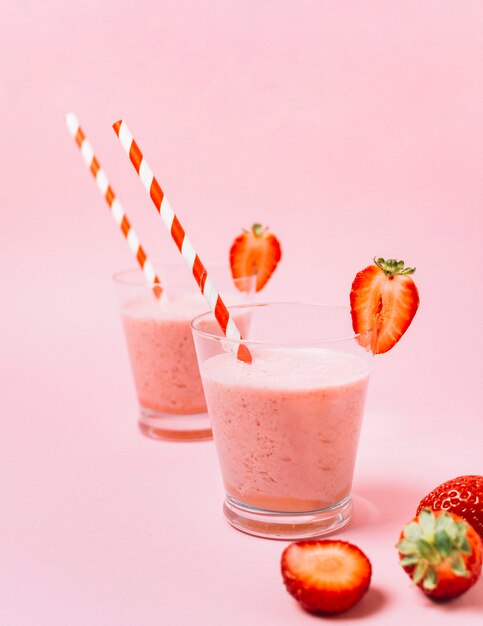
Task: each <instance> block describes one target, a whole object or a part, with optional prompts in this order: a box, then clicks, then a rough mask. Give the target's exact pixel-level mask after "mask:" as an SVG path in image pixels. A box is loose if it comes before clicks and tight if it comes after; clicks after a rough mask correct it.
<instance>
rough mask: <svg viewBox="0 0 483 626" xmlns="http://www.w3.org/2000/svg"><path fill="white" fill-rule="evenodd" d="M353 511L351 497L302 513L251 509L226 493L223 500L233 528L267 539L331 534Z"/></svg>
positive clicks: (347, 521) (343, 524)
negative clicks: (330, 505)
mask: <svg viewBox="0 0 483 626" xmlns="http://www.w3.org/2000/svg"><path fill="white" fill-rule="evenodd" d="M353 510H354V507H353V504H352V500H351V498H350V496H347V498H344V500H342V501H341V502H339V503H338V504H336V505H335V506H333V507H329V508H327V509H320V510H319V511H308V512H305V513H277V512H275V511H264V510H262V509H253V508H250V507H246V506H244V505H243V504H241V503H240V502H237V501H236V500H233V499H232V498H230V497H229V496H227V498H226V500H225V502H224V503H223V513H224V514H225V517H226V519H227V520H228V521H229V522H230V524H231V525H232V526H233V527H234V528H236V529H237V530H241V531H242V532H244V533H248V534H249V535H255V536H257V537H266V538H268V539H289V540H292V539H308V538H310V537H320V536H322V535H327V534H329V533H333V532H335V531H336V530H340V529H341V528H343V527H344V526H345V525H346V524H348V523H349V521H350V519H351V517H352V513H353Z"/></svg>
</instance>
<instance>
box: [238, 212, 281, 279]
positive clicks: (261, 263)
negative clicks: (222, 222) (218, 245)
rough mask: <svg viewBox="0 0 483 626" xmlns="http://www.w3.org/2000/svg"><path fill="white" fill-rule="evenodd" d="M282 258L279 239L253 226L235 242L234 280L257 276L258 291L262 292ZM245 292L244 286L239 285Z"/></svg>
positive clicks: (258, 225)
mask: <svg viewBox="0 0 483 626" xmlns="http://www.w3.org/2000/svg"><path fill="white" fill-rule="evenodd" d="M281 257H282V250H281V248H280V243H279V241H278V239H277V238H276V237H275V235H273V234H272V233H270V232H269V231H268V228H263V226H262V225H261V224H253V226H252V229H251V231H246V230H244V231H243V233H242V234H241V235H239V236H238V237H237V238H236V239H235V241H234V242H233V244H232V246H231V249H230V267H231V273H232V276H233V278H243V277H245V276H253V274H255V273H256V274H257V285H256V290H257V291H260V289H262V287H263V286H264V285H265V284H266V282H267V280H268V279H269V278H270V276H271V275H272V274H273V272H274V270H275V268H276V267H277V265H278V262H279V261H280V259H281ZM237 286H238V288H239V289H240V291H245V289H244V287H243V285H237Z"/></svg>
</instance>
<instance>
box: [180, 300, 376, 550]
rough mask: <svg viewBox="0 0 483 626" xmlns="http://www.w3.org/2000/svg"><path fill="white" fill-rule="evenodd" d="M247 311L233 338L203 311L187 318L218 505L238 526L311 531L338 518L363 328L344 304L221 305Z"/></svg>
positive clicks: (361, 387) (356, 406)
mask: <svg viewBox="0 0 483 626" xmlns="http://www.w3.org/2000/svg"><path fill="white" fill-rule="evenodd" d="M229 309H230V312H231V313H232V314H233V315H234V316H235V317H239V318H240V319H246V320H249V322H250V323H249V325H248V324H247V326H246V329H245V330H246V332H245V334H244V335H243V336H244V341H243V343H244V344H245V345H246V347H247V348H248V349H249V351H250V353H251V355H252V359H253V360H252V363H245V362H242V361H239V360H237V358H236V353H237V343H236V342H233V341H230V340H227V339H226V338H225V337H223V336H221V332H220V331H219V330H218V329H217V328H216V327H214V326H211V327H210V329H209V330H207V329H206V324H207V323H208V322H209V321H210V320H212V314H211V313H208V314H205V315H201V316H199V317H197V318H196V319H195V320H193V322H192V328H193V335H194V339H195V345H196V350H197V355H198V361H199V366H200V372H201V378H202V381H203V386H204V391H205V397H206V402H207V406H208V411H209V414H210V418H211V425H212V429H213V436H214V439H215V444H216V448H217V452H218V458H219V463H220V467H221V472H222V476H223V481H224V484H225V491H226V498H225V502H224V513H225V516H226V517H227V519H228V521H229V522H230V523H231V524H232V525H233V526H234V527H236V528H238V529H239V530H242V531H245V532H247V533H250V534H254V535H258V536H263V537H273V538H280V539H282V538H287V539H291V538H303V537H315V536H319V535H322V534H325V533H328V532H332V531H334V530H336V529H338V528H341V527H342V526H344V525H345V524H347V523H348V522H349V520H350V518H351V515H352V510H353V507H352V501H351V498H350V493H351V486H352V479H353V474H354V465H355V460H356V454H357V445H358V440H359V432H360V427H361V420H362V414H363V410H364V402H365V397H366V391H367V385H368V380H369V369H370V364H371V360H372V359H371V357H372V353H371V352H370V350H369V349H368V346H369V345H370V337H368V336H365V337H361V336H359V335H354V332H353V330H352V327H351V317H350V311H349V309H346V308H345V307H330V306H322V305H313V304H303V303H270V304H251V305H250V304H249V305H246V306H235V307H229Z"/></svg>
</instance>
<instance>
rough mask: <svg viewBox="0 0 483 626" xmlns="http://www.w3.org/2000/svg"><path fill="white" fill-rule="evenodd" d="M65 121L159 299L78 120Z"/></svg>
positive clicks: (155, 279)
mask: <svg viewBox="0 0 483 626" xmlns="http://www.w3.org/2000/svg"><path fill="white" fill-rule="evenodd" d="M65 121H66V124H67V128H68V130H69V133H70V134H71V135H72V137H74V139H75V142H76V144H77V145H78V146H79V149H80V152H81V155H82V159H83V160H84V163H85V164H86V165H87V167H88V168H89V169H90V171H91V173H92V175H93V176H94V178H95V181H96V183H97V187H98V189H99V191H100V192H101V195H102V196H103V198H104V199H105V201H106V202H107V204H108V206H109V208H110V209H111V214H112V216H113V218H114V221H115V222H116V224H117V225H118V226H119V228H120V229H121V232H122V233H123V235H124V237H125V238H126V241H127V243H128V245H129V249H130V250H131V252H132V253H133V254H134V256H135V257H136V260H137V262H138V263H139V265H140V266H141V269H142V270H143V272H144V276H145V277H146V280H147V282H148V283H149V284H155V285H156V286H154V287H153V293H154V295H155V296H156V297H157V298H159V297H160V296H161V293H162V289H161V287H158V286H157V285H159V283H160V280H159V278H158V276H157V274H156V272H155V271H154V267H153V265H152V263H151V261H150V260H149V259H148V257H147V255H146V252H145V251H144V248H143V247H142V245H141V244H140V242H139V239H138V236H137V235H136V233H135V232H134V230H133V228H132V227H131V224H130V222H129V220H128V219H127V216H126V213H125V211H124V209H123V207H122V205H121V203H120V202H119V200H118V199H117V198H116V195H115V193H114V191H113V189H112V187H111V185H110V183H109V180H108V178H107V176H106V173H105V172H104V170H103V169H102V167H101V166H100V164H99V161H98V160H97V158H96V156H95V154H94V150H93V149H92V146H91V144H90V143H89V141H88V140H87V139H86V136H85V134H84V132H83V130H82V128H81V127H80V125H79V120H78V119H77V117H76V116H75V115H74V114H73V113H68V114H67V115H66V117H65Z"/></svg>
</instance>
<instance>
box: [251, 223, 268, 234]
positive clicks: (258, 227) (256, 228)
mask: <svg viewBox="0 0 483 626" xmlns="http://www.w3.org/2000/svg"><path fill="white" fill-rule="evenodd" d="M265 231H266V228H263V226H262V225H261V224H253V226H252V233H253V234H254V235H255V237H261V236H262V235H263V233H264V232H265Z"/></svg>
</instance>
